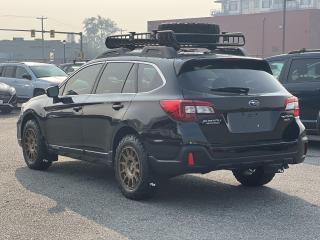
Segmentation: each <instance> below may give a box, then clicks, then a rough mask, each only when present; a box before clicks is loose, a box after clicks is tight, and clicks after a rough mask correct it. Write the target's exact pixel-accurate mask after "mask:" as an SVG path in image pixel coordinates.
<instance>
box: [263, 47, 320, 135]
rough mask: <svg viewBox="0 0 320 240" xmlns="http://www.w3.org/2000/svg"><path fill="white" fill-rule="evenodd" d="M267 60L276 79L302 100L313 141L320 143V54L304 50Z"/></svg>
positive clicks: (305, 119) (302, 109)
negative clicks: (319, 141)
mask: <svg viewBox="0 0 320 240" xmlns="http://www.w3.org/2000/svg"><path fill="white" fill-rule="evenodd" d="M266 60H267V61H268V62H269V64H270V66H271V69H272V71H273V74H274V76H275V77H276V78H278V79H279V81H280V82H281V83H282V84H283V86H284V87H285V88H286V89H287V90H288V91H289V92H291V93H292V94H293V95H295V96H297V97H298V98H299V103H300V108H301V115H300V118H301V121H302V122H303V124H304V125H305V126H306V128H307V133H308V134H309V138H310V139H313V140H320V50H306V49H302V50H300V51H293V52H290V53H288V54H283V55H279V56H274V57H270V58H267V59H266Z"/></svg>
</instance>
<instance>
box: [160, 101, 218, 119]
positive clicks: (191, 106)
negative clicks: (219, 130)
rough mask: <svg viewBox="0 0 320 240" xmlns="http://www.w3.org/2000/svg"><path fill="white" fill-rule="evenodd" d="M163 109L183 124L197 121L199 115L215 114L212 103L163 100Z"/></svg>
mask: <svg viewBox="0 0 320 240" xmlns="http://www.w3.org/2000/svg"><path fill="white" fill-rule="evenodd" d="M160 105H161V107H162V109H163V110H164V111H165V112H166V113H167V114H169V115H170V116H171V117H172V118H173V119H175V120H177V121H181V122H193V121H196V120H197V119H198V118H197V114H212V113H214V109H213V105H212V103H210V102H204V101H195V100H162V101H160Z"/></svg>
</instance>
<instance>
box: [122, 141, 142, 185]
mask: <svg viewBox="0 0 320 240" xmlns="http://www.w3.org/2000/svg"><path fill="white" fill-rule="evenodd" d="M119 173H120V174H119V175H120V178H121V181H122V184H123V185H124V187H125V188H127V189H128V190H129V191H132V190H134V189H136V187H137V186H138V185H139V183H140V181H141V167H140V161H139V157H138V153H137V152H136V150H135V149H134V148H133V147H130V146H126V147H124V148H123V149H122V151H121V153H120V161H119Z"/></svg>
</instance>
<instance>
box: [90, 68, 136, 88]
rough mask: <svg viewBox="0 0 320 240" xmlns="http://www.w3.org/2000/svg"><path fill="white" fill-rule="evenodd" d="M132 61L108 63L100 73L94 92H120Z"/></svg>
mask: <svg viewBox="0 0 320 240" xmlns="http://www.w3.org/2000/svg"><path fill="white" fill-rule="evenodd" d="M132 65H133V64H132V63H108V65H107V67H106V69H105V70H104V72H103V73H102V75H101V78H100V81H99V84H98V87H97V90H96V93H97V94H103V93H121V90H122V88H123V85H124V83H125V81H126V79H127V76H128V74H129V71H130V69H131V68H132Z"/></svg>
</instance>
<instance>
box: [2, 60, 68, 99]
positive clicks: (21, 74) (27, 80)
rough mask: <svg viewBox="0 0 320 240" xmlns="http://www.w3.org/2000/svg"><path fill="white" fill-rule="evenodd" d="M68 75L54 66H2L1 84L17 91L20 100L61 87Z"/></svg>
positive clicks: (25, 64)
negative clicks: (48, 89) (53, 87)
mask: <svg viewBox="0 0 320 240" xmlns="http://www.w3.org/2000/svg"><path fill="white" fill-rule="evenodd" d="M66 77H67V74H66V73H65V72H64V71H62V70H61V69H60V68H58V67H57V66H55V65H53V64H46V63H35V62H22V63H2V64H0V82H2V83H5V84H7V85H9V86H12V87H14V88H15V89H16V92H17V98H18V99H19V100H22V101H23V100H28V99H30V98H32V97H35V96H39V95H41V94H44V92H45V89H47V88H48V87H51V86H56V85H59V84H60V83H61V82H62V81H63V80H65V79H66Z"/></svg>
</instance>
